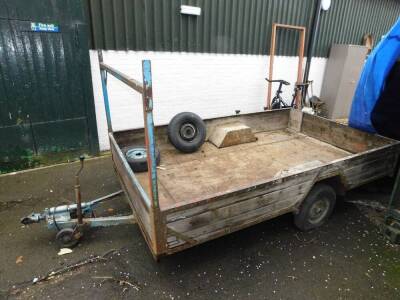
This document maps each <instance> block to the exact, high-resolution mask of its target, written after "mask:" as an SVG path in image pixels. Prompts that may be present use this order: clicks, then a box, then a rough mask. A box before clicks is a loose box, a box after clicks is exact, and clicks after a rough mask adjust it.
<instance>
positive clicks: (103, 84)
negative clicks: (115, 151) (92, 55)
mask: <svg viewBox="0 0 400 300" xmlns="http://www.w3.org/2000/svg"><path fill="white" fill-rule="evenodd" d="M97 54H98V56H99V63H102V62H103V53H102V51H101V50H98V51H97ZM100 76H101V87H102V89H103V99H104V108H105V110H106V118H107V127H108V132H112V131H113V129H112V124H111V111H110V103H109V100H108V91H107V71H106V70H104V69H102V68H101V66H100Z"/></svg>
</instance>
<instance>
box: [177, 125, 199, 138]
mask: <svg viewBox="0 0 400 300" xmlns="http://www.w3.org/2000/svg"><path fill="white" fill-rule="evenodd" d="M196 133H197V130H196V127H195V126H193V124H191V123H185V124H183V125H182V126H181V128H180V130H179V134H180V136H181V138H183V139H184V140H186V141H191V140H193V139H194V138H195V136H196Z"/></svg>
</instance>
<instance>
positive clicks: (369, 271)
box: [0, 157, 400, 299]
mask: <svg viewBox="0 0 400 300" xmlns="http://www.w3.org/2000/svg"><path fill="white" fill-rule="evenodd" d="M77 167H78V164H76V163H72V164H65V165H60V166H55V167H50V168H44V169H40V170H35V171H28V172H24V173H19V174H17V175H6V176H0V299H1V298H5V299H46V298H48V299H76V298H81V299H117V298H127V299H128V298H129V299H132V298H136V299H183V298H185V299H187V298H189V299H228V298H229V299H247V298H249V299H399V298H400V250H399V249H400V248H399V247H398V246H392V245H391V244H389V243H388V242H387V241H386V240H385V239H384V238H383V237H382V236H381V235H380V234H379V232H378V230H377V227H376V226H375V225H374V224H373V223H372V222H371V220H373V221H374V220H376V214H375V212H374V211H373V210H368V209H362V210H360V209H359V208H357V207H356V206H354V205H353V204H349V203H340V204H339V205H338V207H337V209H336V210H335V212H334V215H333V216H332V218H331V220H330V221H329V222H328V223H327V224H326V225H324V226H323V227H322V228H320V229H318V230H314V231H312V232H308V233H303V232H299V231H298V230H296V229H295V227H294V226H293V224H292V218H291V215H284V216H281V217H279V218H276V219H273V220H270V221H267V222H264V223H262V224H260V225H257V226H254V227H251V228H248V229H245V230H242V231H240V232H237V233H234V234H231V235H228V236H226V237H223V238H219V239H217V240H214V241H211V242H208V243H205V244H203V245H200V246H197V247H194V248H192V249H189V250H186V251H184V252H181V253H178V254H176V255H173V256H170V257H165V258H163V259H161V261H160V262H158V263H156V262H154V260H153V259H152V257H151V255H150V253H149V250H148V248H147V245H146V244H145V241H144V239H143V238H142V236H141V233H140V231H139V229H138V227H137V226H136V225H126V226H118V227H112V228H104V229H96V230H91V231H90V232H88V233H87V234H86V235H85V238H84V240H83V241H82V242H81V244H80V245H79V246H78V247H76V248H75V249H74V250H73V253H71V254H67V255H64V256H58V255H57V252H58V249H57V246H56V245H55V242H54V235H55V234H54V232H50V231H48V230H47V229H46V228H45V226H43V225H42V224H39V225H38V224H34V225H30V226H22V225H21V224H19V219H20V218H21V217H23V216H25V215H27V214H29V213H31V212H32V211H41V210H42V209H43V208H45V207H50V206H53V205H57V204H59V203H64V202H71V201H72V200H73V183H74V178H73V174H74V172H75V171H76V169H77ZM390 188H391V182H390V181H387V180H386V181H379V182H376V183H373V184H370V185H368V186H366V187H363V188H360V189H357V190H355V191H352V192H351V193H349V194H348V195H347V196H346V199H345V200H362V201H364V200H373V201H380V202H385V201H387V200H388V197H389V194H390ZM119 189H120V187H119V184H118V182H117V179H116V177H115V175H114V170H113V167H112V163H111V160H110V158H109V157H103V158H98V159H92V160H89V161H87V164H86V167H85V170H84V172H83V174H82V193H83V197H84V198H85V199H91V198H95V197H99V196H102V195H105V194H107V193H111V192H114V191H117V190H119ZM102 211H103V213H105V214H111V213H120V212H128V211H129V207H128V206H127V205H126V203H125V201H124V196H121V197H120V199H118V200H116V201H115V202H114V203H113V205H112V207H111V206H108V205H106V206H105V207H103V209H102ZM366 215H368V217H366ZM103 255H104V256H103ZM99 256H100V257H99ZM77 262H83V265H82V266H76V267H75V268H70V267H69V266H71V265H74V264H75V263H77ZM59 269H66V270H69V271H67V272H65V273H62V274H60V275H58V276H53V277H51V278H50V279H49V280H46V281H42V282H39V283H37V284H34V285H33V284H32V281H33V280H34V278H42V277H43V276H44V275H46V274H48V273H49V272H51V271H54V270H59Z"/></svg>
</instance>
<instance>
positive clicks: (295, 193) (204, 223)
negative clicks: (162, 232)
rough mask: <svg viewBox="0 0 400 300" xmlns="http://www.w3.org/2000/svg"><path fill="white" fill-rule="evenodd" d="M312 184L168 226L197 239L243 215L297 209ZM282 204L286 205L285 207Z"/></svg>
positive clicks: (248, 200) (273, 193)
mask: <svg viewBox="0 0 400 300" xmlns="http://www.w3.org/2000/svg"><path fill="white" fill-rule="evenodd" d="M310 184H312V180H309V181H307V182H303V183H300V184H297V185H293V186H290V187H288V188H286V189H279V190H277V191H275V192H271V193H268V194H264V195H260V196H257V197H253V198H250V199H247V200H245V201H239V202H235V201H234V200H233V202H234V203H233V204H229V205H226V206H223V207H219V208H216V209H209V210H208V211H206V212H204V213H201V214H198V215H195V216H192V217H189V218H186V219H181V220H177V221H175V222H171V223H168V225H167V226H168V228H171V229H173V230H174V231H176V232H179V233H181V234H183V235H185V236H188V237H190V238H193V239H196V236H197V235H199V234H203V233H205V232H207V231H209V230H211V229H212V230H214V229H215V228H216V227H218V226H224V224H226V222H228V221H229V220H231V221H232V220H235V219H236V218H238V219H241V216H242V215H244V214H246V213H249V212H250V211H255V210H257V209H259V208H261V207H265V206H269V207H273V208H275V207H279V208H288V207H295V205H296V204H297V202H298V200H299V199H302V197H303V195H304V193H306V192H307V191H308V187H309V186H310ZM282 203H285V204H284V205H283V204H282ZM282 205H283V207H281V206H282Z"/></svg>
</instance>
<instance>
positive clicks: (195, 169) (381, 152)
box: [100, 57, 400, 258]
mask: <svg viewBox="0 0 400 300" xmlns="http://www.w3.org/2000/svg"><path fill="white" fill-rule="evenodd" d="M100 60H101V57H100ZM100 68H101V73H102V79H103V88H104V89H103V92H104V100H105V106H106V111H107V119H108V125H109V138H110V144H111V151H112V158H113V161H114V166H115V170H116V173H117V175H118V177H119V180H120V182H121V185H122V187H123V189H124V191H125V193H126V195H127V198H128V201H129V204H130V206H131V207H132V210H133V211H134V213H135V215H136V218H137V222H138V224H139V226H140V229H141V231H142V233H143V236H144V238H145V240H146V242H147V244H148V246H149V248H150V250H151V252H152V254H153V256H154V257H155V258H159V257H160V256H163V255H168V254H172V253H175V252H178V251H181V250H183V249H186V248H189V247H192V246H195V245H197V244H200V243H203V242H206V241H209V240H212V239H215V238H217V237H220V236H223V235H226V234H228V233H231V232H234V231H236V230H239V229H242V228H245V227H248V226H251V225H253V224H257V223H260V222H263V221H265V220H268V219H271V218H274V217H276V216H279V215H282V214H285V213H293V214H294V215H299V214H301V213H302V210H304V209H305V208H304V206H305V204H304V203H305V201H307V200H306V199H307V197H310V194H313V193H314V192H313V191H314V189H315V188H316V187H317V186H318V188H320V187H321V186H323V185H324V186H329V187H331V190H332V191H334V193H336V194H343V193H344V192H345V191H346V190H349V189H352V188H354V187H357V186H359V185H362V184H364V183H367V182H370V181H372V180H375V179H378V178H381V177H384V176H387V175H393V173H394V171H395V167H396V164H397V160H398V156H399V152H400V144H399V142H397V141H394V140H391V139H388V138H385V137H382V136H378V135H373V134H369V133H365V132H361V131H359V130H356V129H353V128H350V127H348V126H345V125H342V124H339V123H335V122H333V121H330V120H327V119H323V118H320V117H316V116H313V115H309V114H304V113H302V112H300V111H297V110H290V109H284V110H275V111H265V112H260V113H254V114H243V115H236V116H232V117H224V118H217V119H210V120H205V124H206V127H207V137H209V136H210V135H211V134H212V133H213V132H214V130H216V128H218V127H220V126H224V125H226V124H232V123H235V124H237V123H240V124H243V125H245V126H248V127H250V128H251V131H252V133H253V134H254V135H255V137H256V138H257V139H256V141H254V142H249V143H244V144H239V145H234V146H230V147H225V148H217V147H216V146H214V145H213V144H212V143H210V142H208V141H207V140H206V142H205V143H204V144H203V146H202V147H201V149H200V150H199V151H197V152H195V153H191V154H184V153H181V152H179V151H178V150H176V149H175V148H174V147H173V146H172V145H171V144H170V143H169V141H168V138H167V126H158V127H154V124H153V119H152V108H153V101H152V92H151V85H152V84H151V70H150V62H149V61H144V62H143V75H144V79H143V85H142V84H141V83H139V82H137V81H135V80H132V79H130V78H128V77H127V76H125V75H123V74H121V73H119V72H118V71H116V70H114V69H113V68H111V67H110V66H107V65H106V64H104V63H103V62H102V60H101V62H100ZM106 73H109V74H111V75H114V76H116V77H117V78H119V79H121V80H122V81H123V82H125V83H126V84H127V85H128V86H130V87H132V88H134V89H135V90H136V91H138V92H141V93H142V94H143V111H144V116H145V124H144V129H136V130H129V131H123V132H113V131H112V127H111V117H110V113H109V104H108V95H107V88H106V80H105V79H106ZM143 143H146V147H147V153H148V154H149V155H148V157H147V159H148V170H149V171H148V172H144V173H136V174H135V173H134V172H133V171H132V170H131V168H130V166H129V164H128V162H127V160H126V158H125V155H124V153H123V150H122V149H124V148H125V147H127V146H129V145H138V144H143ZM156 146H157V147H158V148H159V149H160V152H161V166H160V167H157V166H156V163H155V147H156ZM314 194H315V193H314ZM314 196H315V195H314Z"/></svg>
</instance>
